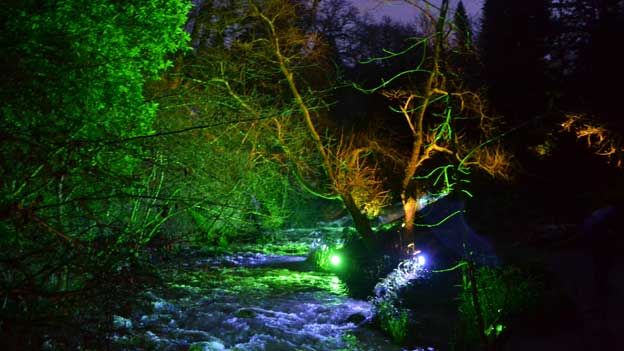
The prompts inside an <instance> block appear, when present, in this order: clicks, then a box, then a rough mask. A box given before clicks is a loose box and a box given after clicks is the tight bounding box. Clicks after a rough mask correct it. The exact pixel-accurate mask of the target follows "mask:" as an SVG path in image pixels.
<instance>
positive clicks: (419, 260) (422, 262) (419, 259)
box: [416, 255, 427, 266]
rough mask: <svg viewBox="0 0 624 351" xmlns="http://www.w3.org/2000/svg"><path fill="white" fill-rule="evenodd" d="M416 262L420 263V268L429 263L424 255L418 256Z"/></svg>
mask: <svg viewBox="0 0 624 351" xmlns="http://www.w3.org/2000/svg"><path fill="white" fill-rule="evenodd" d="M416 262H417V263H418V265H419V266H424V265H425V263H427V259H426V258H425V256H424V255H418V256H416Z"/></svg>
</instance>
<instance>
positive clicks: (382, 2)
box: [351, 0, 483, 23]
mask: <svg viewBox="0 0 624 351" xmlns="http://www.w3.org/2000/svg"><path fill="white" fill-rule="evenodd" d="M414 1H418V0H414ZM462 1H463V3H464V6H465V7H466V11H467V12H468V16H470V18H471V19H472V20H476V19H478V18H479V17H480V16H481V8H482V7H483V0H462ZM351 2H352V3H353V4H354V5H355V6H356V7H357V8H358V9H360V11H362V13H365V12H368V13H370V14H371V15H372V16H373V18H375V19H377V20H379V19H382V18H383V17H384V16H387V17H390V18H392V19H394V20H397V21H400V22H404V23H409V22H412V21H413V20H414V19H415V18H417V16H418V9H416V8H415V7H413V6H411V5H409V4H406V3H405V2H404V1H401V0H351ZM429 2H430V3H432V4H434V5H436V6H437V5H439V4H440V0H430V1H429ZM458 2H459V0H451V3H450V11H451V13H452V12H453V11H455V8H456V7H457V3H458ZM422 4H423V5H424V4H425V3H424V2H422Z"/></svg>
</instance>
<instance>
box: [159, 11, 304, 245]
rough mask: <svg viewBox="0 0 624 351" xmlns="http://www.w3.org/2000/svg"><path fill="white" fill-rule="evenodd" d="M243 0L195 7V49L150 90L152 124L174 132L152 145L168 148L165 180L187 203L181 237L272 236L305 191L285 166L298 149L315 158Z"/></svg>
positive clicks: (179, 222)
mask: <svg viewBox="0 0 624 351" xmlns="http://www.w3.org/2000/svg"><path fill="white" fill-rule="evenodd" d="M276 4H277V2H276ZM276 4H273V5H275V6H277V5H276ZM248 5H249V4H248V3H247V2H245V1H233V2H231V3H228V4H222V5H220V6H215V7H212V5H211V4H210V3H206V4H204V5H203V6H202V7H201V8H200V9H198V13H197V15H196V17H195V18H194V19H193V21H194V22H193V23H194V26H192V28H190V29H191V32H192V36H193V37H192V43H193V45H194V51H193V52H192V53H188V54H186V55H183V56H180V57H178V58H177V59H176V66H175V67H174V68H173V69H172V70H171V71H169V72H168V74H167V75H166V76H165V79H163V81H160V82H158V83H157V84H153V85H152V86H151V90H150V92H151V93H152V95H153V96H154V99H156V100H157V101H159V103H160V105H161V107H162V108H161V111H160V113H159V115H158V118H157V122H156V125H155V128H156V130H157V131H158V132H163V133H168V132H169V131H181V132H179V133H171V134H167V135H165V136H163V137H160V138H158V140H157V141H155V142H154V146H153V147H154V148H155V149H159V150H162V152H163V153H167V155H168V157H167V160H166V163H167V167H166V172H167V174H168V175H169V176H170V177H171V178H170V179H172V181H171V182H170V183H169V184H168V185H167V186H170V187H172V188H179V189H180V193H179V194H180V196H181V198H182V199H186V200H188V201H186V203H187V204H188V205H189V206H190V207H192V208H193V212H192V213H188V214H185V215H183V216H181V217H179V218H177V219H176V226H177V227H182V228H188V229H189V230H187V231H185V232H184V231H183V232H181V233H180V235H182V236H185V237H186V238H185V239H187V238H188V236H189V235H188V234H192V233H196V234H197V235H191V236H190V239H191V240H192V241H193V242H196V243H201V244H214V243H218V242H220V243H225V242H227V243H228V246H231V245H232V244H238V243H240V242H249V241H259V242H263V241H264V242H266V241H268V240H274V239H275V235H276V234H275V233H277V232H278V229H280V228H282V227H283V226H284V225H286V224H292V223H294V222H296V221H297V220H299V219H300V218H296V217H295V215H294V214H293V212H292V210H291V209H292V208H296V207H299V208H302V207H304V206H303V205H302V204H303V203H305V201H306V200H307V198H306V197H305V196H302V194H301V193H300V191H299V190H297V188H296V187H295V186H294V183H295V182H296V179H297V177H295V176H294V175H293V172H291V171H292V169H293V168H295V167H294V165H295V164H297V162H298V159H299V158H300V157H301V158H303V159H305V160H307V161H309V160H311V159H313V157H310V156H309V155H307V154H309V149H307V148H306V147H305V145H306V143H308V142H309V138H308V137H307V136H306V135H305V133H302V131H304V130H303V129H302V128H301V127H302V125H301V123H299V122H298V121H297V119H296V118H295V117H293V116H292V114H293V112H292V110H293V108H292V101H291V100H292V99H291V97H290V95H288V93H287V91H286V90H285V86H284V84H281V78H280V74H281V73H280V72H279V71H278V70H276V69H275V66H274V62H272V61H271V59H272V53H271V52H270V51H269V49H268V47H267V45H266V41H264V40H260V38H263V37H265V36H266V33H264V32H263V31H260V30H258V27H259V26H260V21H259V19H258V18H254V17H252V16H249V13H248V11H249V6H248ZM273 5H271V6H273ZM267 6H268V5H267ZM227 33H231V35H230V34H227ZM297 60H304V59H303V58H298V59H297ZM293 62H295V61H293ZM297 62H298V61H297ZM304 163H305V162H304ZM313 164H314V162H310V163H309V164H308V166H309V170H310V172H311V173H314V174H316V171H315V170H314V168H315V166H314V165H313ZM310 212H314V211H310Z"/></svg>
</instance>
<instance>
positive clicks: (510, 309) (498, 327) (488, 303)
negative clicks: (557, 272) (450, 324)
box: [459, 267, 540, 345]
mask: <svg viewBox="0 0 624 351" xmlns="http://www.w3.org/2000/svg"><path fill="white" fill-rule="evenodd" d="M476 280H477V288H478V297H479V303H480V304H481V313H482V315H483V320H484V325H485V331H484V332H485V335H486V336H487V338H488V339H489V340H490V342H494V341H495V340H496V339H497V338H498V337H499V336H500V335H501V334H502V333H504V332H505V331H506V329H507V328H508V325H509V322H510V320H511V318H513V317H514V316H517V315H519V314H520V313H522V312H523V311H525V310H526V309H529V308H531V306H532V305H533V304H534V303H535V302H536V300H537V298H538V296H539V291H540V286H539V283H538V282H537V281H536V279H534V278H533V277H531V276H529V275H528V274H527V273H526V272H523V271H521V270H520V269H518V268H516V267H504V268H490V267H481V268H479V269H478V270H477V271H476ZM471 294H472V293H471V286H470V282H469V280H468V279H467V278H464V282H463V290H462V292H461V293H460V296H459V298H460V306H459V310H460V316H461V320H462V323H463V326H464V330H463V333H462V334H463V339H464V342H465V343H467V344H473V345H477V344H479V342H480V340H479V331H478V328H477V323H476V321H477V316H476V310H475V308H474V305H473V300H472V295H471Z"/></svg>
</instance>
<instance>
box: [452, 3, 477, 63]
mask: <svg viewBox="0 0 624 351" xmlns="http://www.w3.org/2000/svg"><path fill="white" fill-rule="evenodd" d="M453 27H454V28H453V29H454V31H455V40H456V41H457V50H459V51H460V52H465V51H471V50H472V45H473V41H472V28H471V26H470V20H469V19H468V14H467V13H466V8H465V7H464V3H463V2H461V1H460V2H458V3H457V7H456V8H455V14H454V15H453Z"/></svg>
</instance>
